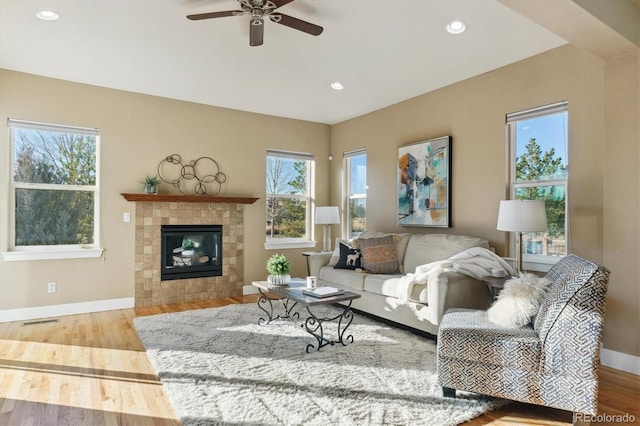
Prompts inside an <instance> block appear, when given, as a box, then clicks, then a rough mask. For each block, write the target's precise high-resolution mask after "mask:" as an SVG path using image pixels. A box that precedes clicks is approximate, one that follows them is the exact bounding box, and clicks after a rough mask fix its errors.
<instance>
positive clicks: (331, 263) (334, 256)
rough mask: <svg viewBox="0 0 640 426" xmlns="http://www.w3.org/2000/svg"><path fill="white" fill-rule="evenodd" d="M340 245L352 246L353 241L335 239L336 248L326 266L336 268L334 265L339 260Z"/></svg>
mask: <svg viewBox="0 0 640 426" xmlns="http://www.w3.org/2000/svg"><path fill="white" fill-rule="evenodd" d="M340 243H345V244H346V245H348V246H352V245H353V240H343V239H342V238H336V244H335V247H336V248H335V249H334V250H333V253H332V254H331V259H329V263H327V266H336V264H337V263H338V260H339V259H340Z"/></svg>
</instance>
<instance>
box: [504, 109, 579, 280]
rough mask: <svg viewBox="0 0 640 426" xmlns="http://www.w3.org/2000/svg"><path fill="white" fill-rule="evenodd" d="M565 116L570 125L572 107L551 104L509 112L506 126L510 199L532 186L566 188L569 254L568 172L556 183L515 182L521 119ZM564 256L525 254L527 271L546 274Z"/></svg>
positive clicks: (511, 251) (567, 245)
mask: <svg viewBox="0 0 640 426" xmlns="http://www.w3.org/2000/svg"><path fill="white" fill-rule="evenodd" d="M563 112H564V113H566V114H567V123H568V114H569V108H568V103H567V101H561V102H556V103H553V104H549V105H543V106H540V107H537V108H532V109H528V110H524V111H518V112H514V113H510V114H507V115H506V127H507V152H508V155H509V157H508V161H509V176H508V181H509V196H510V198H511V199H515V194H516V190H517V189H519V188H529V187H541V186H564V188H565V225H564V229H565V252H566V253H567V254H568V253H570V241H571V239H570V230H569V191H568V182H569V173H568V172H567V177H566V178H565V179H554V180H539V181H529V182H516V152H517V149H516V142H517V141H516V137H517V135H516V123H517V122H518V121H522V120H530V119H533V118H538V117H543V116H547V115H552V114H558V113H563ZM565 130H566V132H567V147H566V148H567V152H566V153H565V154H564V157H565V159H566V162H567V168H568V169H569V168H570V166H569V157H568V150H569V140H568V137H569V136H568V129H565ZM515 238H516V236H515V233H511V235H510V237H509V256H511V257H515V250H516V246H517V244H516V241H515ZM562 257H563V256H550V255H536V254H527V253H524V254H523V256H522V261H523V268H524V269H525V270H530V271H540V272H546V271H548V270H549V269H550V268H551V266H553V265H554V264H555V263H557V262H558V261H559V260H560V259H561V258H562Z"/></svg>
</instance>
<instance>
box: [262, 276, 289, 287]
mask: <svg viewBox="0 0 640 426" xmlns="http://www.w3.org/2000/svg"><path fill="white" fill-rule="evenodd" d="M289 281H291V275H289V274H285V275H275V274H271V275H269V276H268V277H267V282H268V283H269V284H271V285H275V286H281V285H287V284H288V283H289Z"/></svg>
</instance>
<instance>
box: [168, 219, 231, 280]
mask: <svg viewBox="0 0 640 426" xmlns="http://www.w3.org/2000/svg"><path fill="white" fill-rule="evenodd" d="M160 234H161V238H162V241H161V248H162V259H161V272H160V279H161V280H162V281H165V280H180V279H186V278H202V277H217V276H221V275H222V225H162V226H161V230H160Z"/></svg>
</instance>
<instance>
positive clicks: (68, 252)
mask: <svg viewBox="0 0 640 426" xmlns="http://www.w3.org/2000/svg"><path fill="white" fill-rule="evenodd" d="M103 251H104V249H102V248H86V249H83V248H78V249H58V250H24V251H22V250H17V251H7V252H3V253H2V257H3V258H4V260H5V262H20V261H25V260H55V259H85V258H96V257H102V252H103Z"/></svg>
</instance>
